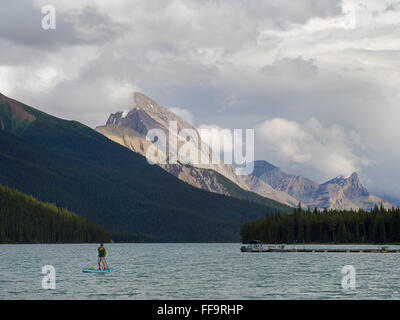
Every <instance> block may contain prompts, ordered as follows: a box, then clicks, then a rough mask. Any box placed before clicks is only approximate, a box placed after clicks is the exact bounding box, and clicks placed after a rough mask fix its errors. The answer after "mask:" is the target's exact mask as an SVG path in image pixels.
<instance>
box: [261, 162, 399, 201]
mask: <svg viewBox="0 0 400 320" xmlns="http://www.w3.org/2000/svg"><path fill="white" fill-rule="evenodd" d="M253 174H254V175H255V176H256V177H258V178H259V179H261V180H262V181H264V182H266V183H268V184H270V185H271V186H272V187H273V188H275V189H277V190H281V191H284V192H286V193H288V194H289V195H291V196H293V197H294V198H296V199H299V200H300V201H301V203H302V204H304V205H306V206H310V207H311V208H314V207H318V208H327V209H333V208H335V209H358V208H363V209H371V208H373V207H374V205H375V204H378V205H380V203H382V204H383V205H384V207H386V208H391V207H393V206H394V207H396V206H395V205H394V204H393V203H391V202H389V201H387V200H384V199H382V198H379V197H377V196H375V195H374V194H372V193H370V192H368V190H367V189H366V188H365V187H364V186H363V185H362V183H361V180H360V177H359V176H358V174H357V173H355V172H354V173H353V174H352V175H351V176H349V177H347V178H346V177H343V176H339V177H336V178H334V179H332V180H329V181H327V182H325V183H323V184H318V183H316V182H314V181H312V180H310V179H307V178H304V177H301V176H296V175H292V174H287V173H285V172H283V171H282V170H281V169H280V168H278V167H275V166H274V165H272V164H270V163H269V162H267V161H255V163H254V171H253Z"/></svg>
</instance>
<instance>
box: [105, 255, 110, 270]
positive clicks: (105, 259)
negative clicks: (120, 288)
mask: <svg viewBox="0 0 400 320" xmlns="http://www.w3.org/2000/svg"><path fill="white" fill-rule="evenodd" d="M104 261H105V262H106V266H107V270H110V268H109V267H108V264H107V260H106V257H104Z"/></svg>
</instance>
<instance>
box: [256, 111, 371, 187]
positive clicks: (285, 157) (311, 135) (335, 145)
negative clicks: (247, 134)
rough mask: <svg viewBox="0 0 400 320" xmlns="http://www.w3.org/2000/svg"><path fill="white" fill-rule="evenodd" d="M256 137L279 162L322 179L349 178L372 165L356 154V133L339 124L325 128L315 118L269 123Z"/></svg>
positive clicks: (281, 120) (280, 119)
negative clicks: (316, 174) (301, 169)
mask: <svg viewBox="0 0 400 320" xmlns="http://www.w3.org/2000/svg"><path fill="white" fill-rule="evenodd" d="M256 136H257V138H258V140H259V142H260V143H259V145H262V146H263V149H264V150H265V151H266V153H267V154H268V155H269V156H270V157H272V158H275V159H276V161H277V163H281V164H286V165H288V166H290V165H292V164H295V165H297V166H302V167H304V168H305V169H308V170H309V169H312V170H313V171H316V172H317V173H318V174H319V177H320V179H322V180H323V179H327V178H329V177H333V176H337V175H344V176H347V175H350V174H351V173H352V172H354V171H360V170H361V169H362V168H363V167H364V166H366V165H368V164H370V161H369V160H368V159H365V158H363V157H361V156H359V155H357V154H355V152H354V151H353V148H354V147H355V144H359V143H360V141H359V140H357V139H359V136H358V135H357V133H356V132H355V131H354V130H352V131H351V132H347V131H346V130H345V129H344V128H342V127H340V126H337V125H332V126H330V127H328V128H324V127H323V126H322V125H321V123H320V122H319V121H318V120H316V119H313V118H311V119H309V120H308V121H307V122H305V123H302V124H300V123H298V122H296V121H290V120H287V119H283V118H275V119H271V120H266V121H264V122H262V123H261V124H260V125H259V126H258V127H257V128H256ZM355 137H356V138H357V139H355ZM273 155H275V156H273Z"/></svg>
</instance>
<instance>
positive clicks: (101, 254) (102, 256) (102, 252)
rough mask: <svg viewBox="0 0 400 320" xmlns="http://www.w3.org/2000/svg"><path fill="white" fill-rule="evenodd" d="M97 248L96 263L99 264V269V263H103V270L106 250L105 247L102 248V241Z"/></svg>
mask: <svg viewBox="0 0 400 320" xmlns="http://www.w3.org/2000/svg"><path fill="white" fill-rule="evenodd" d="M97 250H98V251H99V259H98V260H97V263H98V264H99V270H101V267H100V263H103V267H104V270H106V254H107V251H106V248H104V246H103V242H102V243H100V247H98V248H97Z"/></svg>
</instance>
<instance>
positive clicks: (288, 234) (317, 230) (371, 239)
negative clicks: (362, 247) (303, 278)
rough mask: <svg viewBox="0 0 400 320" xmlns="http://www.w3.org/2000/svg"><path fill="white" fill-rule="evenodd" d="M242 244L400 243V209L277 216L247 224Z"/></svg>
mask: <svg viewBox="0 0 400 320" xmlns="http://www.w3.org/2000/svg"><path fill="white" fill-rule="evenodd" d="M241 236H242V241H243V242H247V241H248V240H251V239H257V240H260V241H262V242H263V243H303V242H305V243H387V242H400V209H399V208H392V209H385V208H384V207H383V206H381V207H378V206H375V208H374V209H373V210H371V211H365V210H362V209H360V210H357V211H353V210H326V209H325V210H323V211H318V210H314V211H310V210H308V211H303V210H301V209H294V213H293V214H287V213H284V214H282V213H278V212H277V213H275V214H272V215H267V216H266V217H265V218H262V219H259V220H255V221H247V222H245V223H244V224H243V226H242V230H241Z"/></svg>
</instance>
